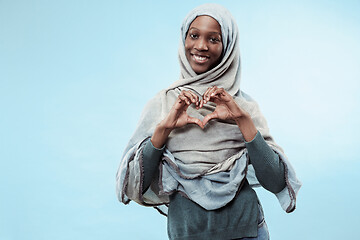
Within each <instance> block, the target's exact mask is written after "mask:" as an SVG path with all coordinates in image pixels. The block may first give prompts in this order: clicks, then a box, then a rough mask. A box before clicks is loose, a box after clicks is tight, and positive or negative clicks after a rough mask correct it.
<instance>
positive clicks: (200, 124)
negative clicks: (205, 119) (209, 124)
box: [187, 116, 204, 128]
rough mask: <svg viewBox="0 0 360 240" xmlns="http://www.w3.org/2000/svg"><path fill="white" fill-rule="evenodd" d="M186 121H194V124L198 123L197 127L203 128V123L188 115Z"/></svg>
mask: <svg viewBox="0 0 360 240" xmlns="http://www.w3.org/2000/svg"><path fill="white" fill-rule="evenodd" d="M187 122H188V123H195V124H197V125H199V127H201V128H204V124H203V123H202V122H201V121H200V120H199V119H197V118H194V117H190V116H188V118H187Z"/></svg>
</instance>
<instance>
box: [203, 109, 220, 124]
mask: <svg viewBox="0 0 360 240" xmlns="http://www.w3.org/2000/svg"><path fill="white" fill-rule="evenodd" d="M217 117H218V116H217V113H216V112H212V113H209V114H208V115H206V116H205V117H204V119H203V121H202V124H203V125H204V126H205V125H206V124H207V123H208V122H209V121H210V120H211V119H215V118H217Z"/></svg>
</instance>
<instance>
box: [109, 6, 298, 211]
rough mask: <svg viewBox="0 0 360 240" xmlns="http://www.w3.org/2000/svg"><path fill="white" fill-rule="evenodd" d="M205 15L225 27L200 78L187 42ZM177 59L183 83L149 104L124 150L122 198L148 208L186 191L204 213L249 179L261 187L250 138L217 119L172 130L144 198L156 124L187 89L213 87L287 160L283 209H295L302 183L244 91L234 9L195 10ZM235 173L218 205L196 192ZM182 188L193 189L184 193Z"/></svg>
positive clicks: (196, 113)
mask: <svg viewBox="0 0 360 240" xmlns="http://www.w3.org/2000/svg"><path fill="white" fill-rule="evenodd" d="M201 15H208V16H210V17H212V18H214V19H215V20H217V21H218V23H219V24H220V26H221V34H222V39H223V47H224V50H223V58H222V60H221V62H220V63H219V65H217V66H216V67H214V68H213V69H210V70H209V71H207V72H205V73H202V74H199V75H198V74H196V73H195V72H194V71H193V70H192V68H191V66H190V64H189V62H188V61H187V59H186V56H185V50H184V42H185V38H186V33H187V30H188V28H189V26H190V24H191V23H192V21H193V20H194V19H195V18H196V17H197V16H201ZM178 55H179V60H180V67H181V75H180V78H179V80H177V81H175V82H174V83H173V84H172V85H171V86H169V87H168V88H167V89H164V90H162V91H160V92H159V93H158V94H157V95H156V96H155V97H154V98H153V99H151V100H150V101H149V102H148V104H147V105H146V107H145V109H144V110H143V113H142V116H141V118H140V121H139V123H138V126H137V128H136V130H135V133H134V135H133V136H132V138H131V139H130V141H129V143H128V146H127V147H126V149H125V152H124V155H123V157H122V160H121V163H120V166H119V169H118V172H117V177H116V180H117V194H118V198H119V200H120V201H122V202H124V203H128V202H129V201H130V200H134V201H136V202H138V203H139V204H142V205H146V206H160V205H163V204H165V205H166V204H167V203H168V202H169V197H168V196H169V194H171V193H172V192H173V191H182V192H183V193H185V195H187V196H188V197H189V198H190V199H192V200H193V201H195V202H197V203H198V204H200V205H201V206H203V207H204V208H205V209H216V208H219V207H222V206H223V205H224V204H226V203H227V202H229V201H231V199H232V198H233V197H234V196H235V193H236V191H237V190H238V187H239V186H240V183H241V182H242V181H243V179H244V178H245V177H247V178H248V180H249V182H250V184H252V185H254V186H255V185H258V181H257V179H256V177H255V174H254V170H253V169H252V168H251V167H250V168H248V159H247V157H246V155H247V154H246V152H247V150H246V147H245V140H244V138H243V136H242V134H241V132H240V130H239V128H238V126H237V125H236V124H235V123H234V122H228V121H220V120H212V121H210V122H209V123H208V124H207V126H206V127H205V129H204V130H203V129H201V128H200V127H198V126H197V125H195V124H189V125H187V126H184V127H182V128H179V129H176V130H173V131H172V132H171V134H170V136H169V138H168V141H167V143H166V148H165V151H164V154H163V159H162V164H161V165H160V166H159V172H160V175H159V177H158V178H157V179H156V181H154V182H153V184H152V185H151V186H150V188H149V190H148V191H147V192H146V193H145V194H144V195H143V194H142V149H143V145H144V144H143V143H144V142H145V140H146V139H148V138H150V137H151V135H152V134H153V132H154V130H155V127H156V124H158V123H159V122H160V121H161V120H162V119H164V118H165V116H166V115H167V114H168V112H169V110H170V108H171V107H172V106H173V104H174V103H175V101H176V99H177V97H178V95H179V94H180V92H181V91H182V90H191V91H193V92H194V93H196V94H198V95H199V96H201V95H202V94H203V93H204V92H205V91H206V90H207V88H208V87H210V86H218V87H222V88H224V89H225V90H226V91H227V92H228V93H229V94H230V95H232V96H233V98H234V99H235V101H236V102H237V103H238V104H239V106H240V107H241V108H243V109H244V110H245V111H247V112H248V113H249V114H250V115H251V117H252V120H253V122H254V124H255V126H256V128H257V130H258V131H259V132H260V133H261V134H262V136H263V137H264V139H265V140H266V142H267V143H268V144H269V146H270V147H272V149H273V150H274V151H275V152H277V153H278V154H279V156H280V159H281V160H282V161H283V162H284V164H285V169H286V180H287V187H286V188H285V189H284V190H283V191H282V192H280V193H279V194H277V196H278V198H279V201H280V203H281V205H282V206H283V208H284V210H286V211H287V212H290V211H292V210H293V209H294V208H295V198H296V193H297V191H298V189H299V188H300V185H301V184H300V182H299V181H298V180H297V178H296V176H295V172H294V171H293V169H292V167H291V165H290V163H289V162H288V161H287V158H286V156H285V154H284V152H283V150H282V149H281V148H280V147H279V146H278V145H277V144H276V143H275V142H274V141H273V138H272V137H271V135H270V133H269V129H268V127H267V123H266V120H265V118H264V117H263V115H262V114H261V112H260V110H259V107H258V105H257V103H256V102H255V101H254V100H253V99H251V98H250V97H249V96H248V95H246V94H245V93H243V92H242V91H240V89H239V86H240V51H239V40H238V28H237V25H236V23H235V20H234V19H233V17H232V16H231V14H230V13H229V11H228V10H227V9H225V8H224V7H222V6H220V5H217V4H204V5H201V6H199V7H197V8H195V9H193V10H192V11H191V12H190V13H189V14H188V15H187V16H186V17H185V19H184V22H183V24H182V27H181V41H180V46H179V52H178ZM214 109H215V105H214V104H213V103H207V104H205V105H204V107H203V108H201V109H199V110H197V109H196V108H195V107H193V106H190V107H189V108H188V110H187V112H188V114H189V115H190V116H192V117H196V118H198V119H200V120H202V119H203V118H204V116H206V115H207V114H209V113H211V112H213V111H214ZM234 169H235V170H236V173H237V174H236V182H237V183H238V184H236V185H234V186H235V187H234V188H233V189H229V192H231V193H233V194H230V195H229V196H228V197H226V198H222V196H219V203H218V204H217V203H215V204H214V203H212V204H211V206H210V205H208V201H207V200H206V199H205V200H204V199H202V200H199V199H200V198H201V197H199V196H198V195H192V194H191V192H193V191H192V189H191V186H193V185H192V184H193V183H195V182H196V181H198V180H199V179H206V178H207V176H210V175H211V176H213V174H217V173H221V172H225V171H227V172H228V171H235V170H234ZM209 181H211V179H210V180H209ZM185 182H186V183H189V184H185ZM179 183H181V184H179ZM179 185H181V186H189V187H183V188H182V189H179ZM165 212H166V211H165Z"/></svg>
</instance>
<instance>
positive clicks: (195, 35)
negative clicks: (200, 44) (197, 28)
mask: <svg viewBox="0 0 360 240" xmlns="http://www.w3.org/2000/svg"><path fill="white" fill-rule="evenodd" d="M189 36H190V37H191V38H192V39H197V38H198V37H199V36H198V35H197V34H194V33H190V34H189Z"/></svg>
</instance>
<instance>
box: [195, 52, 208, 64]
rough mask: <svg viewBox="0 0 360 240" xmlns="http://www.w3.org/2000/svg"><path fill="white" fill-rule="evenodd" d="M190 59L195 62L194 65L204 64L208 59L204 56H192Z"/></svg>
mask: <svg viewBox="0 0 360 240" xmlns="http://www.w3.org/2000/svg"><path fill="white" fill-rule="evenodd" d="M191 58H192V59H193V60H194V61H195V62H196V63H200V64H201V63H205V62H207V61H208V60H209V57H206V56H199V55H195V54H192V56H191Z"/></svg>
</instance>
